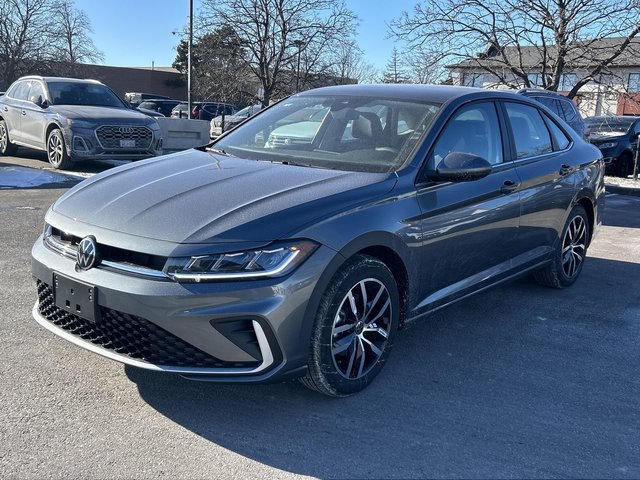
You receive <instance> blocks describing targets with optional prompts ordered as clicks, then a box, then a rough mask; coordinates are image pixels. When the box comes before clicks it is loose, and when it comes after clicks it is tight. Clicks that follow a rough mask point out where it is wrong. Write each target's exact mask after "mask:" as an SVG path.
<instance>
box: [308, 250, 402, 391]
mask: <svg viewBox="0 0 640 480" xmlns="http://www.w3.org/2000/svg"><path fill="white" fill-rule="evenodd" d="M399 313H400V297H399V294H398V286H397V284H396V281H395V279H394V277H393V274H392V273H391V272H390V271H389V268H387V266H386V265H385V264H384V263H382V262H381V261H379V260H378V259H376V258H373V257H370V256H367V255H356V256H354V257H353V258H352V259H351V260H349V261H348V262H347V264H346V265H345V266H344V267H343V268H342V270H340V272H338V273H337V274H336V276H335V277H334V278H333V279H332V281H331V283H330V284H329V286H328V287H327V290H326V291H325V293H324V295H323V297H322V301H321V302H320V308H319V309H318V313H317V315H316V321H315V325H314V330H313V334H312V338H311V351H310V355H309V364H308V367H309V370H308V372H307V375H306V376H305V377H303V378H302V379H301V382H302V383H303V384H304V385H305V386H307V387H309V388H311V389H313V390H316V391H318V392H320V393H323V394H325V395H329V396H334V397H344V396H347V395H351V394H353V393H356V392H359V391H360V390H362V389H363V388H365V387H366V386H367V385H368V384H369V383H371V381H373V379H374V378H375V377H376V376H377V375H378V373H379V372H380V370H381V369H382V367H383V366H384V364H385V363H386V360H387V357H388V356H389V352H390V351H391V347H392V345H393V340H394V338H395V333H396V330H397V328H398V320H399Z"/></svg>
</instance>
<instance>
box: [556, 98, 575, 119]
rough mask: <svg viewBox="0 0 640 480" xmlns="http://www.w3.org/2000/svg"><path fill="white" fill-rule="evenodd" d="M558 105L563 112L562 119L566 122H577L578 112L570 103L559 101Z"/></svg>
mask: <svg viewBox="0 0 640 480" xmlns="http://www.w3.org/2000/svg"><path fill="white" fill-rule="evenodd" d="M560 105H562V111H563V112H564V118H565V119H566V120H567V122H576V121H578V119H579V117H578V111H577V110H576V107H575V105H574V104H573V103H572V102H571V101H566V100H561V101H560Z"/></svg>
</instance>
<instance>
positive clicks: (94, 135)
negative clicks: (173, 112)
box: [0, 76, 162, 169]
mask: <svg viewBox="0 0 640 480" xmlns="http://www.w3.org/2000/svg"><path fill="white" fill-rule="evenodd" d="M18 146H23V147H29V148H33V149H36V150H44V151H46V152H47V158H48V160H49V163H51V165H53V167H54V168H63V169H68V168H72V167H73V163H74V162H77V161H80V160H85V159H97V158H120V159H127V160H137V159H141V158H148V157H152V156H155V155H159V154H161V153H162V137H161V135H160V127H159V126H158V122H156V120H155V119H153V118H151V117H149V116H147V115H144V114H142V113H140V112H137V111H135V110H132V109H130V108H128V107H127V105H126V104H125V103H124V102H123V101H122V100H121V99H120V98H119V97H118V96H117V95H116V94H115V93H114V92H113V91H112V90H111V89H110V88H109V87H107V86H106V85H104V84H102V83H100V82H98V81H95V80H78V79H73V78H59V77H36V76H29V77H22V78H20V79H19V80H17V81H15V82H14V83H13V84H12V85H11V86H10V87H9V89H8V90H7V93H6V94H5V95H4V96H2V97H0V156H2V155H12V154H13V153H15V151H16V149H17V147H18Z"/></svg>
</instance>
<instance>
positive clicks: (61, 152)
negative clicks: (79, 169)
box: [47, 128, 73, 170]
mask: <svg viewBox="0 0 640 480" xmlns="http://www.w3.org/2000/svg"><path fill="white" fill-rule="evenodd" d="M47 158H48V159H49V163H50V164H51V165H52V166H53V168H56V169H58V168H59V169H63V170H68V169H70V168H71V167H72V166H73V162H72V161H71V159H70V158H69V155H68V154H67V147H66V146H65V144H64V137H63V136H62V132H61V131H60V129H58V128H55V129H53V130H51V132H50V133H49V136H48V137H47Z"/></svg>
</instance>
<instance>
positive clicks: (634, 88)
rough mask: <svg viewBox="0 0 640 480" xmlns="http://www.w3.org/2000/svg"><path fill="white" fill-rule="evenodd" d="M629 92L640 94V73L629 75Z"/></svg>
mask: <svg viewBox="0 0 640 480" xmlns="http://www.w3.org/2000/svg"><path fill="white" fill-rule="evenodd" d="M629 91H630V92H640V73H630V74H629Z"/></svg>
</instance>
